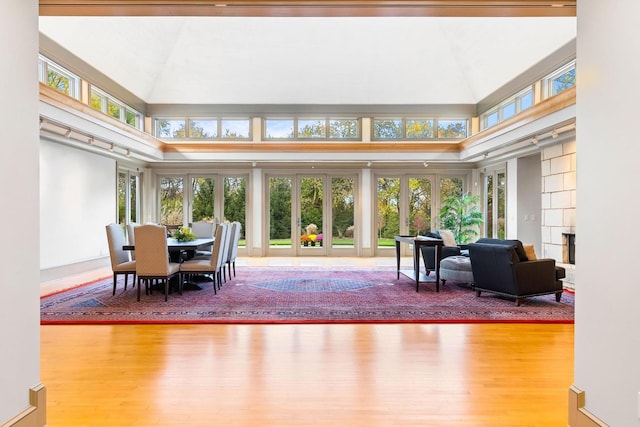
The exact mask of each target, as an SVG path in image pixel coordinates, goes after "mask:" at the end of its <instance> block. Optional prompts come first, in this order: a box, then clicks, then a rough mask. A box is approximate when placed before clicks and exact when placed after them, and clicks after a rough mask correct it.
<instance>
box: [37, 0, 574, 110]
mask: <svg viewBox="0 0 640 427" xmlns="http://www.w3.org/2000/svg"><path fill="white" fill-rule="evenodd" d="M42 3H43V1H41V5H42ZM114 3H115V2H114ZM143 3H144V2H143ZM265 3H266V2H265ZM387 3H388V2H387ZM427 3H429V2H427ZM431 3H437V2H431ZM467 3H469V2H467ZM485 3H488V2H485ZM511 3H514V2H511ZM547 6H548V5H547ZM218 9H220V8H218ZM41 10H42V7H41ZM51 15H54V14H50V15H49V16H41V17H40V31H41V32H42V33H43V34H44V35H45V36H47V37H48V38H50V39H52V40H53V41H55V42H56V43H57V44H59V45H61V46H62V47H64V48H65V49H66V50H68V51H70V52H71V53H73V54H74V55H75V56H77V57H79V58H80V59H81V60H83V61H85V62H86V63H88V64H90V65H91V66H92V67H94V68H96V69H98V70H100V71H101V72H102V73H104V74H105V75H106V76H108V77H109V78H110V79H112V80H113V81H115V82H117V83H118V84H120V85H121V86H123V87H124V88H126V89H127V90H128V91H130V92H131V93H133V94H134V95H136V96H137V97H139V98H140V99H142V100H143V101H144V102H146V103H148V104H476V103H478V102H480V101H481V100H483V99H484V98H485V97H487V96H488V95H490V94H491V93H493V92H494V91H495V90H496V89H498V88H500V87H501V86H502V85H504V84H505V82H508V81H510V80H512V79H514V78H515V77H517V76H518V75H520V74H521V73H523V72H524V71H526V70H527V69H529V68H530V67H531V66H533V65H534V64H536V63H537V62H539V61H540V60H542V59H543V58H545V57H547V56H548V55H550V54H552V53H553V52H555V51H556V50H557V49H559V48H560V47H562V46H564V45H566V44H567V43H568V42H570V41H572V40H574V39H575V37H576V18H575V16H465V15H469V14H460V15H461V16H357V14H355V13H352V14H351V15H353V16H73V15H74V13H66V14H62V13H61V14H60V15H61V16H51ZM64 15H67V16H64ZM103 15H107V14H103ZM112 15H117V13H114V14H112ZM176 15H181V13H179V12H177V13H176ZM182 15H186V13H182ZM247 15H248V14H247ZM361 15H363V13H361ZM496 15H497V13H496Z"/></svg>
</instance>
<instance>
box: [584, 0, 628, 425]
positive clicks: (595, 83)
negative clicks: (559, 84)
mask: <svg viewBox="0 0 640 427" xmlns="http://www.w3.org/2000/svg"><path fill="white" fill-rule="evenodd" d="M638 16H640V2H638V1H637V0H607V1H594V0H591V1H589V0H581V1H579V2H578V43H577V46H578V52H577V58H578V74H577V76H578V84H577V90H578V92H577V100H578V102H577V118H576V124H577V129H576V132H577V136H576V139H577V145H578V154H577V182H578V185H577V188H578V191H577V207H578V215H577V225H576V228H577V229H579V230H581V233H580V236H579V238H578V239H576V252H577V253H576V261H577V263H576V268H578V269H579V270H577V277H576V289H578V291H577V292H576V327H575V328H576V329H575V378H574V384H575V386H576V387H577V388H579V389H581V390H584V391H585V397H586V409H587V410H588V411H589V412H591V413H592V414H594V415H595V416H596V417H598V418H600V419H601V420H602V421H604V422H606V423H607V424H608V425H611V426H624V427H630V426H640V419H639V416H638V415H639V414H638V410H639V408H638V406H639V398H638V393H639V392H640V333H638V328H639V327H640V309H638V303H639V302H640V281H639V280H638V251H637V248H636V243H637V242H638V241H640V226H639V224H638V223H639V221H640V214H639V213H640V197H639V196H638V189H637V186H638V181H639V178H638V176H639V172H640V170H639V168H638V151H639V149H638V144H639V141H638V136H637V134H638V130H637V128H636V124H637V123H638V111H639V109H638V98H639V97H640V79H638V76H640V56H638V54H637V52H639V51H640V26H638ZM619 242H624V243H623V244H622V246H619V244H618V243H619Z"/></svg>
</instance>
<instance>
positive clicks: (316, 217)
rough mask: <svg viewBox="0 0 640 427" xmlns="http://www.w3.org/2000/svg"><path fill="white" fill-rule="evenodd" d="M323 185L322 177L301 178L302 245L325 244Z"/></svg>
mask: <svg viewBox="0 0 640 427" xmlns="http://www.w3.org/2000/svg"><path fill="white" fill-rule="evenodd" d="M323 186H324V179H322V178H301V179H300V221H301V225H302V232H301V238H300V245H301V246H316V245H318V246H322V244H323V237H324V234H323V228H322V218H323V216H322V206H323V200H324V197H323V196H324V192H323ZM305 243H306V244H305Z"/></svg>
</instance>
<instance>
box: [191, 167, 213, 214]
mask: <svg viewBox="0 0 640 427" xmlns="http://www.w3.org/2000/svg"><path fill="white" fill-rule="evenodd" d="M215 188H216V181H215V179H213V178H204V177H197V178H192V179H191V194H192V195H193V208H192V209H191V219H192V220H193V222H199V221H204V222H215V221H214V212H215V211H214V200H215Z"/></svg>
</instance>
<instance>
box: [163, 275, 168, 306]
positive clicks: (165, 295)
mask: <svg viewBox="0 0 640 427" xmlns="http://www.w3.org/2000/svg"><path fill="white" fill-rule="evenodd" d="M168 298H169V279H164V301H165V302H167V299H168Z"/></svg>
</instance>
